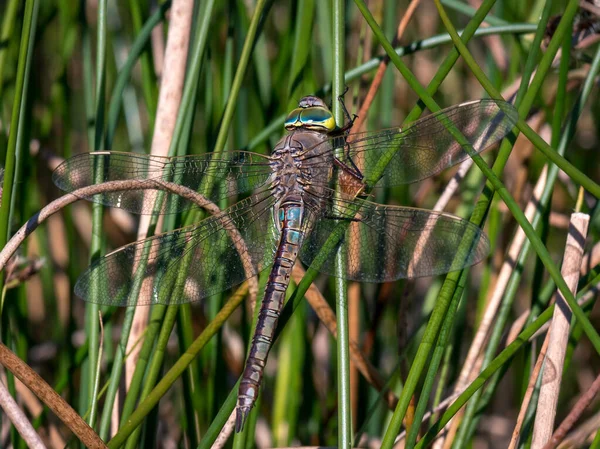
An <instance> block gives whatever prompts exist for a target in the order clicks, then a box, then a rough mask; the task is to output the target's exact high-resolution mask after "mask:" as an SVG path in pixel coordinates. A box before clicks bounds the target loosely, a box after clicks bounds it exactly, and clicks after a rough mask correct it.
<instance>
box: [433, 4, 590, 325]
mask: <svg viewBox="0 0 600 449" xmlns="http://www.w3.org/2000/svg"><path fill="white" fill-rule="evenodd" d="M435 4H436V6H437V7H438V12H439V14H440V17H441V18H442V21H443V22H444V25H445V26H446V29H447V30H448V33H449V34H450V36H451V37H452V39H453V42H454V44H455V45H456V47H457V49H458V51H459V52H460V54H461V56H462V57H463V58H464V60H465V62H466V63H467V65H468V66H469V68H470V69H471V71H472V72H473V74H474V75H475V77H476V78H477V80H478V81H479V82H480V84H481V85H482V86H483V88H484V89H485V90H486V92H487V93H488V94H489V95H490V96H491V97H492V98H495V99H501V96H500V93H499V92H498V91H497V90H496V88H495V87H494V86H493V84H492V83H491V82H490V80H489V79H488V78H487V77H486V75H485V74H484V73H483V71H482V70H481V69H480V68H479V66H478V65H477V63H476V62H475V60H474V59H473V56H472V55H471V54H470V52H469V50H468V49H467V47H466V46H465V44H464V42H462V41H461V39H460V37H459V36H458V33H457V31H456V29H455V28H454V27H453V25H452V23H451V22H450V19H449V18H448V16H447V15H446V14H445V11H444V9H443V7H442V5H441V3H440V2H439V0H436V1H435ZM578 5H579V3H578V2H577V1H576V0H571V1H570V2H569V4H568V6H567V8H566V9H565V13H564V14H563V16H562V19H561V21H560V24H559V26H558V27H557V30H556V33H555V34H554V37H553V38H552V40H551V41H550V44H549V45H548V49H547V51H546V53H545V54H544V56H545V57H544V58H542V60H541V61H540V64H539V68H540V69H546V67H545V65H543V63H544V62H547V60H548V59H549V58H548V57H547V56H548V55H549V54H551V51H554V52H555V53H556V51H557V50H558V47H559V46H560V44H561V43H562V38H563V37H564V34H563V33H566V32H569V31H570V27H569V25H568V24H569V23H570V21H571V20H572V19H573V16H574V14H575V13H576V12H577V9H578ZM565 23H566V24H567V25H565ZM555 42H556V44H555V45H553V44H554V43H555ZM550 64H551V61H549V62H547V64H546V65H548V66H549V65H550ZM542 74H545V72H544V71H543V70H538V71H536V73H535V76H534V79H533V81H532V83H531V86H532V89H530V90H528V91H527V94H526V95H525V97H524V98H523V103H521V106H520V108H519V116H521V115H522V114H521V110H522V109H526V108H529V107H530V105H531V102H532V101H533V97H534V93H535V88H533V87H534V86H540V85H541V79H542V76H544V75H542ZM428 107H429V106H428ZM516 126H517V128H518V129H519V131H521V132H522V133H523V134H524V135H525V136H526V137H527V138H528V139H529V140H530V141H531V143H533V144H534V145H535V146H536V148H537V149H538V150H540V151H541V152H542V153H543V154H544V156H546V157H547V158H548V159H549V160H550V161H552V162H553V163H555V164H556V165H558V166H559V167H560V168H561V169H562V170H563V171H564V172H565V173H566V174H567V175H569V177H570V178H571V179H573V181H574V182H577V183H578V184H581V186H582V187H583V188H585V189H586V190H589V192H590V193H591V194H593V195H594V196H596V197H600V186H599V185H598V184H596V183H595V182H594V181H592V180H591V179H590V178H589V177H587V176H586V175H585V174H583V173H582V172H581V171H580V170H578V169H577V168H576V167H574V166H573V165H572V164H571V163H570V162H569V161H567V160H566V159H565V158H564V157H562V156H560V155H559V154H557V153H556V151H554V150H553V149H552V147H550V145H548V144H547V143H546V142H545V141H544V140H543V139H542V138H541V137H540V136H539V135H538V134H537V133H536V132H535V131H534V130H532V129H531V127H530V126H529V125H528V124H527V123H526V122H525V121H524V120H523V119H522V118H521V119H519V121H518V122H517V124H516ZM473 159H474V160H475V163H476V164H477V165H478V166H480V162H481V160H480V159H479V157H478V156H477V155H475V156H474V157H473ZM478 161H479V162H478ZM480 168H481V169H482V170H483V171H484V173H485V171H486V170H485V168H482V167H481V166H480ZM486 177H487V176H486ZM488 179H489V178H488ZM494 182H495V181H494ZM498 193H499V195H500V196H501V197H502V199H503V200H504V201H505V202H506V200H505V198H503V195H506V193H505V192H504V191H502V192H500V191H499V192H498ZM510 207H511V206H509V209H510ZM534 246H535V245H534ZM542 260H544V259H543V258H542ZM549 271H550V272H551V273H554V274H553V275H557V273H556V270H554V269H551V270H549ZM562 288H564V286H561V289H562ZM567 297H568V296H567ZM570 299H571V300H572V298H570ZM588 330H589V328H588Z"/></svg>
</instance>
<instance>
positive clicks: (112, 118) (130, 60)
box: [105, 0, 171, 149]
mask: <svg viewBox="0 0 600 449" xmlns="http://www.w3.org/2000/svg"><path fill="white" fill-rule="evenodd" d="M130 3H134V4H137V2H135V0H131V1H130ZM170 7H171V0H167V1H165V2H164V3H163V4H161V5H160V6H159V8H158V9H157V10H156V11H155V12H154V14H152V15H151V16H150V17H149V18H148V20H146V23H145V24H144V26H143V27H141V29H140V31H139V33H137V36H136V38H135V41H134V42H133V44H132V45H131V48H130V49H129V54H128V55H127V61H126V62H125V64H124V65H123V67H122V68H121V70H120V71H119V74H118V75H117V79H116V81H115V86H114V88H113V90H112V95H111V97H110V102H109V106H108V116H107V121H106V136H105V141H106V144H105V147H106V148H107V149H111V148H112V142H113V139H114V135H115V132H116V128H117V124H118V121H119V117H120V113H121V107H122V104H123V91H124V90H125V87H126V86H127V84H128V83H129V80H130V78H131V72H132V71H133V68H134V67H135V65H136V63H137V62H138V60H140V59H141V61H142V77H143V78H146V75H144V74H145V72H146V68H145V66H146V62H145V60H146V56H147V55H146V53H145V52H144V49H145V48H146V46H147V45H148V42H150V37H151V35H152V30H153V29H154V27H155V26H156V25H157V24H159V23H160V22H162V21H163V20H164V18H165V14H166V13H167V10H168V9H169V8H170ZM146 83H147V81H144V86H145V84H146ZM147 90H148V88H147V87H144V99H145V101H146V109H147V112H148V117H149V119H150V122H151V123H154V118H155V115H156V107H153V108H152V107H151V106H153V105H155V104H156V98H154V99H152V98H148V97H147V95H148V93H147V92H146V91H147ZM152 91H154V89H152ZM153 95H155V94H154V93H153ZM152 128H153V127H152Z"/></svg>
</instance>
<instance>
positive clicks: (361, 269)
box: [300, 199, 489, 282]
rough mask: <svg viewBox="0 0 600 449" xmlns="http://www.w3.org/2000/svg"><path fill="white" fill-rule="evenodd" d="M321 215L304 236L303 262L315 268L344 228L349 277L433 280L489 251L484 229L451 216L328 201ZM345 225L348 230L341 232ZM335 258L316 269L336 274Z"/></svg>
mask: <svg viewBox="0 0 600 449" xmlns="http://www.w3.org/2000/svg"><path fill="white" fill-rule="evenodd" d="M322 204H323V203H322ZM320 215H321V217H320V219H319V220H316V221H315V225H314V227H313V229H312V230H311V231H310V232H309V233H308V235H307V236H306V238H305V241H304V245H303V246H302V249H301V251H300V259H301V260H302V262H304V263H305V264H306V265H311V264H312V263H313V261H315V259H316V258H317V256H318V255H319V253H320V251H321V249H322V248H323V247H325V246H326V242H327V241H328V239H329V238H330V236H332V233H334V232H338V231H339V229H342V230H343V233H341V239H339V240H338V242H339V243H338V244H341V243H343V244H345V245H346V247H347V254H348V257H347V275H346V276H344V277H346V278H347V279H352V280H357V281H363V282H387V281H393V280H396V279H402V278H416V277H423V276H434V275H438V274H444V273H448V272H450V271H456V270H460V269H462V268H464V267H467V266H470V265H474V264H476V263H478V262H480V261H481V260H482V259H484V258H485V257H486V256H487V254H488V252H489V241H488V239H487V237H486V236H485V234H484V233H483V232H482V231H481V229H479V228H478V227H477V226H475V225H473V224H472V223H470V222H468V221H466V220H463V219H461V218H458V217H455V216H453V215H450V214H445V213H438V212H433V211H428V210H424V209H415V208H409V207H400V206H387V205H382V204H377V203H372V202H370V201H364V200H361V199H355V200H352V201H348V200H339V201H338V202H337V203H336V202H335V201H334V200H332V199H328V200H327V201H325V202H324V204H323V205H322V207H321V212H320ZM340 225H342V226H347V227H346V228H337V227H338V226H340ZM336 228H337V229H336ZM334 256H335V251H333V252H331V253H330V254H329V255H328V256H327V258H326V259H325V262H324V264H323V265H322V266H314V268H316V269H318V270H320V271H323V272H324V273H327V274H329V275H331V276H335V270H334V259H335V257H334Z"/></svg>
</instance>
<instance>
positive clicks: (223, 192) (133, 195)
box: [52, 151, 271, 214]
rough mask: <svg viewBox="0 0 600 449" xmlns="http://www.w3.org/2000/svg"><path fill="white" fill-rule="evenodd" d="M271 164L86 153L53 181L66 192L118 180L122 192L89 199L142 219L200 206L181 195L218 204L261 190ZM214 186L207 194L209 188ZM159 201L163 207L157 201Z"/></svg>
mask: <svg viewBox="0 0 600 449" xmlns="http://www.w3.org/2000/svg"><path fill="white" fill-rule="evenodd" d="M270 174H271V169H270V167H269V159H268V158H267V157H265V156H262V155H260V154H257V153H250V152H246V151H231V152H227V153H206V154H203V155H193V156H181V157H171V158H169V157H160V156H151V155H144V154H136V153H121V152H109V151H101V152H96V153H82V154H79V155H77V156H74V157H72V158H70V159H67V160H66V161H64V162H63V163H62V164H61V165H59V166H58V167H57V168H56V170H55V171H54V173H53V174H52V179H53V181H54V183H55V184H56V185H57V186H58V187H59V188H61V189H62V190H65V191H67V192H74V191H76V190H78V189H81V188H83V187H87V186H91V185H93V184H98V183H101V182H109V181H117V182H118V184H119V185H121V186H122V187H123V189H120V190H118V191H112V192H105V193H101V194H95V195H91V196H84V198H85V199H87V200H89V201H93V202H96V203H101V204H104V205H107V206H113V207H119V208H122V209H125V210H128V211H130V212H134V213H138V214H152V213H176V212H180V211H182V210H186V209H189V208H191V207H199V206H198V205H197V204H194V203H193V202H192V201H191V200H190V199H186V198H183V197H182V196H181V195H182V194H183V195H184V196H185V194H186V193H187V194H188V196H189V194H190V193H193V192H197V191H199V192H200V193H202V194H203V195H205V197H206V198H208V199H209V200H210V201H213V202H218V201H219V200H221V199H224V198H232V197H234V196H235V195H237V194H239V193H245V192H251V191H252V190H254V189H256V188H257V187H260V186H262V185H263V184H264V183H265V182H266V181H267V179H268V178H269V175H270ZM165 181H166V182H169V183H172V184H173V185H175V187H176V186H183V188H184V189H183V192H174V191H164V190H160V191H159V190H157V188H158V184H159V183H163V185H164V182H165ZM207 183H210V184H211V185H212V186H213V187H212V188H211V189H210V192H208V193H207V192H206V188H205V186H206V185H207ZM157 201H158V202H157Z"/></svg>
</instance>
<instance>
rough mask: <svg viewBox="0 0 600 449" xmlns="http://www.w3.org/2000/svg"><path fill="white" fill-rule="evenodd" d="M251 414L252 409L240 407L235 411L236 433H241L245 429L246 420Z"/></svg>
mask: <svg viewBox="0 0 600 449" xmlns="http://www.w3.org/2000/svg"><path fill="white" fill-rule="evenodd" d="M249 413H250V407H238V408H236V410H235V431H236V433H239V432H241V431H242V429H243V428H244V423H245V422H246V418H247V417H248V414H249Z"/></svg>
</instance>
